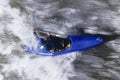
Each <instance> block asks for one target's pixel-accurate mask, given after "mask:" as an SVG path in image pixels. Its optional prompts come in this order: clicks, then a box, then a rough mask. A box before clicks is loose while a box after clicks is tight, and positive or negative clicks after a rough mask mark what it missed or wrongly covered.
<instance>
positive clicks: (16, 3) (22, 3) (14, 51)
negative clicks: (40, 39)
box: [0, 0, 120, 80]
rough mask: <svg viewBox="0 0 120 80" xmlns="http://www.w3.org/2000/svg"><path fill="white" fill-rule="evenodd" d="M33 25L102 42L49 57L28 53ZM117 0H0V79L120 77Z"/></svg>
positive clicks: (95, 79)
mask: <svg viewBox="0 0 120 80" xmlns="http://www.w3.org/2000/svg"><path fill="white" fill-rule="evenodd" d="M32 28H41V29H44V30H46V31H51V32H56V33H60V34H63V35H82V34H90V35H98V34H99V35H102V36H104V37H105V41H104V43H103V44H101V45H99V46H96V47H94V48H91V49H89V50H85V51H81V52H73V53H71V54H66V55H61V56H56V57H50V56H40V55H39V56H38V55H35V54H29V53H26V52H24V51H23V50H22V49H21V47H20V46H21V45H22V44H26V45H30V44H34V43H35V38H34V35H33V33H32ZM119 35H120V0H0V80H120V37H119Z"/></svg>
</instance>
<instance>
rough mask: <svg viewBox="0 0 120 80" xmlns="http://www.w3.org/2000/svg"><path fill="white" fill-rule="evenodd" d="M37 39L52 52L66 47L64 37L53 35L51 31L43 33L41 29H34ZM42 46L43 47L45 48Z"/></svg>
mask: <svg viewBox="0 0 120 80" xmlns="http://www.w3.org/2000/svg"><path fill="white" fill-rule="evenodd" d="M33 33H34V35H35V36H36V39H37V40H38V41H39V42H40V43H41V44H42V46H43V47H44V49H45V50H47V51H50V52H55V51H60V50H62V49H63V48H64V39H62V38H59V37H56V36H52V35H51V33H50V32H48V33H46V34H42V33H40V32H39V30H37V29H36V30H35V29H33ZM43 47H41V48H43Z"/></svg>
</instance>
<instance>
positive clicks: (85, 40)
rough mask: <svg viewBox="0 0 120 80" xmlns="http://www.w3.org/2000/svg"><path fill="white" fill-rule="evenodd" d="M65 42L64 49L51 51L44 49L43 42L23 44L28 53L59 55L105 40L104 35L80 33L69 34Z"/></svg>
mask: <svg viewBox="0 0 120 80" xmlns="http://www.w3.org/2000/svg"><path fill="white" fill-rule="evenodd" d="M65 40H66V42H65V44H66V43H67V45H66V47H65V48H64V49H62V50H59V51H55V52H50V51H47V50H44V49H43V48H42V47H43V46H42V45H41V44H39V43H38V45H37V46H35V47H34V46H32V47H28V46H25V45H24V46H22V48H23V49H24V50H25V51H26V52H28V53H36V54H39V55H45V56H57V55H63V54H67V53H71V52H75V51H83V50H86V49H89V48H92V47H94V46H96V45H99V44H101V43H102V42H103V37H101V36H91V35H80V36H68V37H67V38H66V39H65Z"/></svg>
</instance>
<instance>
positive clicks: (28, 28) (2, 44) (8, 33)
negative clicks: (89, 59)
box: [0, 0, 75, 80]
mask: <svg viewBox="0 0 120 80" xmlns="http://www.w3.org/2000/svg"><path fill="white" fill-rule="evenodd" d="M0 25H1V27H0V30H1V31H0V38H1V40H0V60H1V62H0V80H54V79H55V80H68V78H69V77H70V76H73V75H74V74H73V72H74V71H73V67H72V64H71V62H72V61H73V60H74V58H75V55H74V53H73V54H72V55H65V56H64V55H63V56H58V57H47V56H36V55H34V54H28V53H26V52H24V51H23V50H22V49H21V47H20V46H21V44H27V45H30V43H31V44H34V43H35V41H34V39H35V38H34V36H33V33H32V25H31V24H30V23H29V22H28V21H27V19H26V14H23V13H21V12H20V9H17V8H12V7H11V6H10V4H9V1H8V0H0Z"/></svg>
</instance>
